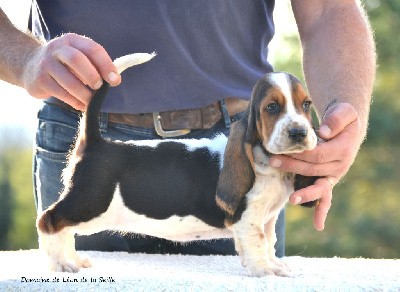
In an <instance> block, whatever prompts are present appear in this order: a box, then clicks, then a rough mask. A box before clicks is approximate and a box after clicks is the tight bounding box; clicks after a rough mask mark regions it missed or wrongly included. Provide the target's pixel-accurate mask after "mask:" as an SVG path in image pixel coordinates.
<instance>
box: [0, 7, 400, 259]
mask: <svg viewBox="0 0 400 292" xmlns="http://www.w3.org/2000/svg"><path fill="white" fill-rule="evenodd" d="M363 3H364V6H365V8H366V10H367V12H368V15H369V17H370V21H371V24H372V27H373V29H374V31H375V39H376V44H377V51H378V62H379V69H378V73H377V80H376V86H375V90H374V98H373V103H372V108H371V117H370V130H369V133H368V138H367V141H366V142H365V143H364V145H363V147H362V149H361V151H360V153H359V155H358V157H357V160H356V162H355V164H354V165H353V167H352V168H351V170H350V172H349V173H348V175H347V176H346V177H345V178H344V179H343V181H342V182H341V183H340V184H339V185H337V186H336V187H335V189H334V200H333V206H332V209H331V211H330V215H329V217H328V221H327V224H326V228H325V230H324V231H323V232H317V231H315V229H314V228H313V226H312V215H313V213H312V210H308V209H303V208H301V207H296V206H289V207H288V208H287V235H286V240H287V255H289V256H291V255H301V256H313V257H331V256H340V257H368V258H399V257H400V249H399V246H400V226H399V223H400V212H399V211H398V210H399V200H400V196H399V190H400V167H399V165H398V160H397V159H398V158H400V144H399V139H400V123H399V121H400V83H399V82H398V78H399V76H400V57H399V53H400V42H399V41H398V37H396V35H397V32H396V30H398V28H399V27H400V2H399V1H398V0H385V1H380V0H366V1H364V2H363ZM285 21H286V20H283V21H282V20H279V21H277V23H278V25H279V23H280V25H282V23H283V25H285ZM287 21H288V23H289V22H290V20H287ZM275 47H276V48H278V49H275V52H274V59H273V60H274V63H275V69H276V70H283V71H289V72H292V73H293V74H295V75H297V76H302V73H301V62H300V59H301V57H300V56H301V51H300V49H299V42H298V38H297V36H296V34H293V33H292V32H290V31H289V32H288V31H286V32H285V37H284V38H282V39H280V40H279V42H278V44H276V45H275ZM0 128H1V125H0ZM0 130H1V134H0V250H17V249H29V248H37V235H36V231H35V228H34V222H35V206H34V200H33V191H32V174H31V164H32V163H31V160H32V150H31V147H30V143H26V140H25V138H23V137H24V133H23V132H20V131H16V129H9V128H1V129H0ZM21 140H24V141H22V142H21Z"/></svg>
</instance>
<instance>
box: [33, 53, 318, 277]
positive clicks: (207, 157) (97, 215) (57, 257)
mask: <svg viewBox="0 0 400 292" xmlns="http://www.w3.org/2000/svg"><path fill="white" fill-rule="evenodd" d="M152 57H153V56H152V55H149V54H132V55H128V56H125V57H122V58H120V59H117V60H116V61H115V64H116V66H117V68H119V69H120V71H123V70H124V69H126V68H127V67H130V66H133V65H136V64H140V63H143V62H147V61H149V60H150V59H151V58H152ZM108 87H109V85H108V84H107V83H106V82H104V85H103V86H102V87H101V88H100V89H99V90H98V91H97V92H96V93H95V95H94V96H93V98H92V100H91V102H90V103H89V106H88V109H87V111H86V112H85V113H84V115H83V116H82V118H81V121H80V128H79V134H78V137H77V140H76V142H75V145H74V147H73V149H72V150H71V153H70V156H69V159H68V165H67V167H66V169H65V170H64V173H63V183H64V190H63V192H62V194H61V196H60V199H59V200H58V201H57V202H56V203H54V204H53V205H52V206H50V207H49V208H48V209H47V210H45V211H44V212H43V213H42V214H41V215H40V216H38V219H37V230H38V234H39V247H40V249H41V250H43V251H44V252H45V254H46V255H47V257H48V259H49V263H50V268H51V270H53V271H67V272H77V271H78V270H79V269H80V268H82V267H83V268H86V267H90V262H89V261H88V260H87V259H81V258H80V257H79V256H78V254H77V252H76V250H75V244H74V235H75V234H76V233H77V234H81V235H88V234H93V233H96V232H99V231H102V230H112V231H117V232H123V233H126V232H132V233H136V234H143V235H150V236H156V237H161V238H165V239H169V240H173V241H192V240H210V239H215V238H231V237H234V240H235V246H236V249H237V251H238V253H239V254H240V255H241V257H242V263H243V264H244V265H245V266H246V267H247V268H248V270H249V272H250V274H251V275H254V276H264V275H271V274H275V275H285V274H286V268H285V265H283V264H281V263H280V261H279V260H278V259H277V258H276V257H275V249H274V244H275V242H276V236H275V222H276V220H277V217H278V213H279V211H280V210H281V209H282V208H283V206H284V204H285V203H286V202H287V201H288V197H289V195H290V194H291V193H292V192H293V191H294V189H295V187H296V186H295V185H297V186H301V187H304V186H305V184H304V183H303V179H302V178H301V177H296V179H295V175H293V174H290V173H284V172H282V171H280V170H278V169H274V168H271V167H269V165H268V159H269V157H270V154H271V153H297V152H301V151H304V150H309V149H313V148H314V147H315V146H316V144H317V137H316V135H315V133H314V131H313V128H312V127H311V123H310V120H311V117H310V106H311V100H310V99H309V97H308V96H307V93H306V92H305V90H304V89H303V87H302V86H301V84H300V82H299V81H298V80H297V79H296V78H295V77H293V76H291V75H289V74H286V73H271V74H267V75H266V76H265V77H264V78H262V79H261V80H260V81H259V82H258V83H257V84H256V85H255V87H254V90H253V93H252V100H251V103H250V105H249V108H248V109H247V111H246V113H245V115H244V116H243V118H242V119H241V120H240V121H237V122H235V123H234V124H233V125H232V129H231V134H230V138H229V141H228V138H227V137H226V136H225V135H223V134H219V135H216V136H215V137H214V138H212V139H200V140H194V139H179V140H178V139H176V140H174V139H166V140H152V141H130V142H120V141H109V140H105V139H104V138H102V136H101V135H100V131H99V124H98V119H99V112H100V108H101V105H102V102H103V100H104V97H105V95H106V93H107V89H108ZM307 183H312V181H311V182H307Z"/></svg>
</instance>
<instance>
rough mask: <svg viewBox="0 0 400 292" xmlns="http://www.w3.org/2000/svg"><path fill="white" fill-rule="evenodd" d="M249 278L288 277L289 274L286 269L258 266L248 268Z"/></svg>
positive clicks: (273, 266)
mask: <svg viewBox="0 0 400 292" xmlns="http://www.w3.org/2000/svg"><path fill="white" fill-rule="evenodd" d="M249 271H250V274H251V276H253V277H264V276H280V277H289V276H290V273H289V270H288V269H287V268H283V267H278V266H275V265H259V266H253V267H251V268H250V267H249Z"/></svg>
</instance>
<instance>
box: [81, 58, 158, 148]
mask: <svg viewBox="0 0 400 292" xmlns="http://www.w3.org/2000/svg"><path fill="white" fill-rule="evenodd" d="M155 56H156V53H155V52H153V53H152V54H148V53H135V54H130V55H126V56H123V57H120V58H117V59H115V60H114V65H115V66H116V67H117V70H118V74H121V73H122V72H123V71H124V70H126V69H128V68H129V67H132V66H136V65H139V64H142V63H145V62H148V61H150V60H151V59H152V58H154V57H155ZM109 87H110V85H109V84H108V83H107V82H105V81H104V82H103V85H102V86H101V87H100V89H99V90H97V91H96V92H95V94H94V95H93V97H92V99H91V101H90V102H89V105H88V108H87V110H86V112H85V113H84V114H83V117H82V119H81V121H80V127H79V140H81V141H86V142H96V141H99V140H101V139H102V138H101V135H100V129H99V115H100V110H101V106H102V104H103V101H104V98H105V97H106V94H107V92H108V89H109Z"/></svg>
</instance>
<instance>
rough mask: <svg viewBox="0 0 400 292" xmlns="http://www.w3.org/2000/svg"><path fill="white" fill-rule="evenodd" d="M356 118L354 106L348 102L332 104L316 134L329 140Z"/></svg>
mask: <svg viewBox="0 0 400 292" xmlns="http://www.w3.org/2000/svg"><path fill="white" fill-rule="evenodd" d="M357 119H358V114H357V112H356V110H355V109H354V107H353V106H352V105H350V104H348V103H340V104H337V105H334V106H332V107H331V108H330V109H328V111H327V113H326V118H325V120H324V121H322V123H321V126H320V128H319V130H318V134H319V136H320V137H321V138H322V139H325V140H330V139H332V138H333V137H336V136H337V135H338V134H339V133H341V132H342V131H343V130H344V129H345V128H346V127H347V126H348V125H349V124H351V123H353V122H354V121H356V120H357Z"/></svg>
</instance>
